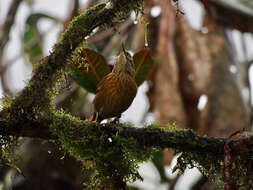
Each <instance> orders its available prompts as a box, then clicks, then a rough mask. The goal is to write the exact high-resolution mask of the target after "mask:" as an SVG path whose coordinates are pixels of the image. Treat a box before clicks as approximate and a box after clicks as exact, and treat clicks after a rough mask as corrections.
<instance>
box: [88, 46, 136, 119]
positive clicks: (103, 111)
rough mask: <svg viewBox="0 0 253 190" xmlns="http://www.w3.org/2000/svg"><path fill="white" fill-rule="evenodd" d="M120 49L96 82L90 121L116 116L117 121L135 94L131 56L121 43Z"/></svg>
mask: <svg viewBox="0 0 253 190" xmlns="http://www.w3.org/2000/svg"><path fill="white" fill-rule="evenodd" d="M122 50H123V51H121V53H120V54H119V56H118V57H117V59H116V61H115V64H114V66H113V69H112V71H111V72H110V73H109V74H107V75H106V76H105V77H104V78H103V79H102V80H101V81H100V82H99V83H98V86H97V91H96V95H95V98H94V100H93V108H94V112H93V114H92V116H91V117H90V121H97V122H98V123H100V122H101V121H102V120H104V119H109V118H113V117H116V120H117V121H118V120H119V118H120V117H121V114H122V113H123V112H124V111H126V110H127V109H128V108H129V106H130V105H131V104H132V102H133V100H134V98H135V96H136V93H137V85H136V82H135V80H134V77H135V68H134V61H133V57H132V56H131V55H130V54H129V53H128V52H127V51H126V50H125V48H124V45H123V44H122Z"/></svg>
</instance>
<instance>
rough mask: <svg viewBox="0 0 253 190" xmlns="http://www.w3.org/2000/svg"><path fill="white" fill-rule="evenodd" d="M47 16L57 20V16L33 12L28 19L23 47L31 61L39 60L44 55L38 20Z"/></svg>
mask: <svg viewBox="0 0 253 190" xmlns="http://www.w3.org/2000/svg"><path fill="white" fill-rule="evenodd" d="M41 18H47V19H51V20H55V21H57V19H56V18H54V17H51V16H49V15H46V14H43V13H33V14H31V15H30V16H28V18H27V19H26V28H25V33H24V35H23V48H24V52H25V53H26V55H27V56H28V58H29V60H30V62H31V63H34V62H36V61H38V59H39V58H40V57H41V56H42V55H43V36H42V35H41V33H40V31H39V29H38V26H37V24H38V21H39V20H40V19H41Z"/></svg>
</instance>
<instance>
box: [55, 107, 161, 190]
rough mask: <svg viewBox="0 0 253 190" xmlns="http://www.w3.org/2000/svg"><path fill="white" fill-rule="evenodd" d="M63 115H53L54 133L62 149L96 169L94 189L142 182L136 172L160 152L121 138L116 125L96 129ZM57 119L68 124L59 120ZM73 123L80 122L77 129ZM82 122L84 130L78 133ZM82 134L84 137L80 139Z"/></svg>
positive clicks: (92, 124)
mask: <svg viewBox="0 0 253 190" xmlns="http://www.w3.org/2000/svg"><path fill="white" fill-rule="evenodd" d="M63 114H64V113H63V112H56V113H55V114H53V115H51V117H52V118H53V117H54V119H53V120H54V124H53V125H52V126H51V131H52V132H53V134H54V135H57V136H58V137H59V141H60V142H61V144H62V146H63V147H64V148H65V149H66V150H67V151H68V152H69V153H70V154H71V155H73V156H74V157H75V158H77V159H78V160H80V161H82V162H83V163H84V166H86V167H87V165H88V166H89V167H90V166H92V167H93V168H94V170H95V174H94V176H93V178H92V179H93V181H92V182H91V183H89V184H90V185H91V186H92V187H93V188H94V185H96V189H98V188H99V187H101V188H102V186H103V188H107V189H120V188H122V189H123V186H124V185H125V184H126V182H133V181H135V180H136V179H141V177H140V175H139V174H138V172H137V169H138V163H141V162H144V161H147V160H150V159H151V158H152V155H153V153H154V152H156V151H157V149H154V148H143V147H139V146H138V143H136V140H135V139H133V138H129V139H125V138H121V137H119V136H118V135H117V133H118V132H119V131H120V130H121V128H120V127H119V126H118V125H116V124H113V123H107V124H102V125H97V124H96V123H94V122H88V121H86V122H85V121H81V120H79V119H77V118H73V117H72V116H70V115H68V114H64V116H63ZM58 116H61V118H65V120H64V121H63V120H58V119H57V118H58ZM74 120H76V121H78V125H75V126H73V125H71V124H70V123H72V124H73V121H74ZM70 121H71V122H70ZM80 122H81V123H82V124H83V125H81V126H82V128H81V129H80V128H79V129H78V130H77V131H79V132H78V133H76V129H77V127H79V126H80V125H79V124H80ZM85 125H87V127H85ZM109 125H110V127H109ZM81 126H80V127H81ZM88 126H89V127H88ZM80 131H81V134H82V135H84V136H83V137H80ZM87 161H88V162H87ZM87 163H88V164H87Z"/></svg>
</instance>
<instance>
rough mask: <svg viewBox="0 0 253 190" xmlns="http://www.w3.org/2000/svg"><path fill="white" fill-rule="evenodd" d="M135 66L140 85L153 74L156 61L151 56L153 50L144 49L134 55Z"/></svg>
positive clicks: (136, 78) (136, 79)
mask: <svg viewBox="0 0 253 190" xmlns="http://www.w3.org/2000/svg"><path fill="white" fill-rule="evenodd" d="M133 60H134V66H135V71H136V75H135V82H136V84H137V85H138V86H140V85H141V84H142V83H143V82H144V81H145V80H146V79H147V78H148V76H149V75H150V74H151V72H152V70H153V68H154V66H155V62H154V61H153V59H152V57H151V51H150V49H148V48H145V49H142V50H140V51H139V52H137V53H135V54H134V56H133Z"/></svg>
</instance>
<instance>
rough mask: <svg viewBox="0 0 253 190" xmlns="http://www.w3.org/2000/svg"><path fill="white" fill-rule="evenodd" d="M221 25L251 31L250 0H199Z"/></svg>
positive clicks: (252, 27) (252, 21)
mask: <svg viewBox="0 0 253 190" xmlns="http://www.w3.org/2000/svg"><path fill="white" fill-rule="evenodd" d="M199 1H201V2H202V3H203V4H204V6H205V8H206V9H207V10H208V12H209V13H211V15H212V16H214V17H215V19H217V21H219V22H220V23H222V24H223V25H225V26H227V27H230V28H234V29H238V30H240V31H241V32H251V33H252V32H253V13H252V6H253V3H252V1H250V0H248V1H239V0H238V1H234V2H231V1H230V0H199ZM242 20H243V22H242Z"/></svg>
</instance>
